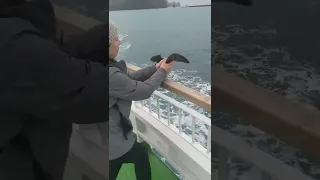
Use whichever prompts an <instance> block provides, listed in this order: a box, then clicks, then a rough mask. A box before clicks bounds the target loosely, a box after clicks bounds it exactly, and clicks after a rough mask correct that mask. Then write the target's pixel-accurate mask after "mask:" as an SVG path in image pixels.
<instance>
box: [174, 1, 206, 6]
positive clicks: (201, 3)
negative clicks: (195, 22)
mask: <svg viewBox="0 0 320 180" xmlns="http://www.w3.org/2000/svg"><path fill="white" fill-rule="evenodd" d="M168 1H169V2H170V1H171V2H172V1H175V2H180V5H185V4H187V5H203V4H211V0H168Z"/></svg>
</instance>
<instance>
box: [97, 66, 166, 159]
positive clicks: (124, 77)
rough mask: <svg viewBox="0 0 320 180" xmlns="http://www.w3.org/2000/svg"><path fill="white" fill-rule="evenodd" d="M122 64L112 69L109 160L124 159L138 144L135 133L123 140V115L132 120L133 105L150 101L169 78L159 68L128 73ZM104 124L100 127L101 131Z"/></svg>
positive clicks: (110, 74) (110, 73)
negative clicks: (133, 102) (121, 124)
mask: <svg viewBox="0 0 320 180" xmlns="http://www.w3.org/2000/svg"><path fill="white" fill-rule="evenodd" d="M118 63H119V64H120V66H121V68H118V67H109V109H110V110H109V122H108V124H109V160H113V159H117V158H119V157H121V156H122V155H124V154H125V153H127V152H128V151H129V150H130V149H131V148H132V146H133V144H134V139H133V136H132V132H129V134H128V135H127V138H128V139H125V138H124V136H123V130H122V128H121V126H120V113H119V111H120V112H121V114H122V115H123V116H124V117H126V119H129V115H130V111H131V104H132V101H140V100H144V99H148V98H150V97H151V95H152V93H153V92H154V91H155V90H156V89H157V88H158V87H159V86H160V84H161V83H162V82H163V81H164V80H165V78H166V76H167V73H166V72H165V71H164V70H163V69H161V68H160V69H158V70H157V69H156V68H155V66H151V67H147V68H144V69H141V70H139V71H137V72H130V73H128V72H127V67H126V64H125V62H124V61H120V62H118ZM115 104H117V105H118V107H119V109H117V108H115V107H114V105H115ZM104 124H106V123H102V124H98V125H97V127H98V128H99V129H101V128H102V126H103V125H104Z"/></svg>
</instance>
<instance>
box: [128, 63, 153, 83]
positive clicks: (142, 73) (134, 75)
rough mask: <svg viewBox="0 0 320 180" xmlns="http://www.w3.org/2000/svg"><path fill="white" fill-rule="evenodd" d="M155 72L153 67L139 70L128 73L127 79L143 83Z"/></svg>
mask: <svg viewBox="0 0 320 180" xmlns="http://www.w3.org/2000/svg"><path fill="white" fill-rule="evenodd" d="M156 71H157V68H156V66H155V65H153V66H150V67H146V68H142V69H139V70H138V71H135V72H128V77H129V78H131V79H133V80H137V81H145V80H147V79H149V78H150V77H151V76H152V75H153V74H154V73H155V72H156Z"/></svg>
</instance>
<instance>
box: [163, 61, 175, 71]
mask: <svg viewBox="0 0 320 180" xmlns="http://www.w3.org/2000/svg"><path fill="white" fill-rule="evenodd" d="M166 60H167V59H166ZM173 65H174V61H171V62H170V63H168V64H167V63H166V62H165V61H164V62H163V63H162V64H161V65H160V68H162V69H163V70H165V71H166V72H167V74H169V73H170V71H171V69H172V68H173Z"/></svg>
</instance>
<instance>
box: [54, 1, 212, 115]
mask: <svg viewBox="0 0 320 180" xmlns="http://www.w3.org/2000/svg"><path fill="white" fill-rule="evenodd" d="M54 8H55V13H56V17H57V20H58V24H59V25H60V26H63V29H64V32H65V33H66V34H70V31H72V33H80V32H83V31H86V30H88V29H90V28H92V27H94V26H95V25H97V24H101V23H102V22H100V21H98V20H96V19H93V18H90V17H87V16H85V15H82V14H79V13H77V12H75V11H72V10H70V9H68V8H65V7H59V6H56V5H55V6H54ZM128 68H129V70H131V71H136V70H139V69H140V68H139V67H137V66H133V65H129V64H128ZM162 87H163V88H165V89H167V90H169V91H171V92H173V93H175V94H177V95H179V96H182V97H184V98H186V99H188V100H189V101H191V102H193V103H195V104H197V105H199V106H201V107H203V108H204V109H206V110H207V111H209V112H211V96H209V95H206V94H202V93H200V92H198V91H196V90H193V89H191V88H188V87H186V86H184V85H182V84H179V83H177V82H174V81H172V80H168V79H167V80H165V82H164V83H163V85H162Z"/></svg>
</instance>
